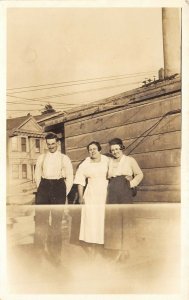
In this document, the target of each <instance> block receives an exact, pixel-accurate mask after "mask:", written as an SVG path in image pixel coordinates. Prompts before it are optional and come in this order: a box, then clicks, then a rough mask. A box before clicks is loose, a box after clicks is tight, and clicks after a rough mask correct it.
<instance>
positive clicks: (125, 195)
mask: <svg viewBox="0 0 189 300" xmlns="http://www.w3.org/2000/svg"><path fill="white" fill-rule="evenodd" d="M132 199H133V196H132V189H131V188H130V183H129V181H128V180H127V179H126V178H125V176H117V177H112V178H111V179H110V181H109V184H108V195H107V204H114V205H113V206H111V205H110V206H109V205H108V206H106V213H105V232H104V247H105V249H111V250H128V248H129V246H131V241H132V237H131V231H132V229H133V210H132V205H131V206H130V205H128V206H127V205H119V204H132V203H133V202H132ZM115 204H118V205H115Z"/></svg>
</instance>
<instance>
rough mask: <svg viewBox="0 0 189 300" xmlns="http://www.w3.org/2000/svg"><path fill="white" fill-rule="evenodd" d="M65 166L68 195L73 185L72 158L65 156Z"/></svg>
mask: <svg viewBox="0 0 189 300" xmlns="http://www.w3.org/2000/svg"><path fill="white" fill-rule="evenodd" d="M64 164H65V171H66V179H65V181H66V194H67V195H68V194H69V192H70V190H71V187H72V185H73V166H72V163H71V160H70V158H69V157H68V156H67V155H65V156H64Z"/></svg>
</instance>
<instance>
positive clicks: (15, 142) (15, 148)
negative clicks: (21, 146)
mask: <svg viewBox="0 0 189 300" xmlns="http://www.w3.org/2000/svg"><path fill="white" fill-rule="evenodd" d="M11 142H12V151H18V137H17V136H14V137H12V139H11Z"/></svg>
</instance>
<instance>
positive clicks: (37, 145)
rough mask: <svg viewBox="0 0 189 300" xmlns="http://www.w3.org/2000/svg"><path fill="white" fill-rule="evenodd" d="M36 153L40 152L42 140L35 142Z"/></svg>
mask: <svg viewBox="0 0 189 300" xmlns="http://www.w3.org/2000/svg"><path fill="white" fill-rule="evenodd" d="M35 152H40V140H39V139H36V140H35Z"/></svg>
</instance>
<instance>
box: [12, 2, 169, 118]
mask: <svg viewBox="0 0 189 300" xmlns="http://www.w3.org/2000/svg"><path fill="white" fill-rule="evenodd" d="M161 67H163V44H162V23H161V8H160V7H159V8H127V7H125V8H124V7H121V8H111V7H107V8H97V7H96V8H95V7H94V8H76V7H70V8H63V7H60V8H8V9H7V117H16V116H23V115H26V114H27V113H31V114H32V115H39V114H41V111H42V110H43V108H44V106H45V105H46V104H48V103H50V104H51V105H52V106H53V107H54V108H55V109H56V110H57V111H65V110H67V109H70V108H73V107H75V106H78V105H82V104H85V103H90V102H93V101H96V100H100V99H104V98H106V97H109V96H112V95H116V94H118V93H120V92H125V91H127V90H130V89H133V88H136V87H140V86H141V85H142V81H143V80H145V78H148V79H149V78H151V79H154V76H156V78H157V76H158V70H159V69H160V68H161Z"/></svg>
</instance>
